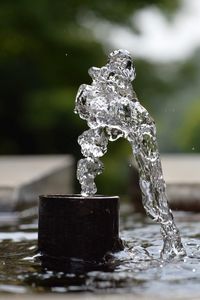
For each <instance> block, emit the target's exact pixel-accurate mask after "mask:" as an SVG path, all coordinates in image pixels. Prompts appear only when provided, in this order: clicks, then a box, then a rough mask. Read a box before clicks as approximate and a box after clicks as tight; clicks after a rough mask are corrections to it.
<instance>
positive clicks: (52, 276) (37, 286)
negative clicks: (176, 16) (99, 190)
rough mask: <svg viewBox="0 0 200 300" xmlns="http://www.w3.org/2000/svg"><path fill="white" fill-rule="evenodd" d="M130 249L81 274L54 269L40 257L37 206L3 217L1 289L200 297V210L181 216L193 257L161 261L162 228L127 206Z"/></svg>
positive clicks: (125, 234)
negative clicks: (45, 266) (49, 268)
mask: <svg viewBox="0 0 200 300" xmlns="http://www.w3.org/2000/svg"><path fill="white" fill-rule="evenodd" d="M122 210H123V212H122V216H121V237H122V239H123V241H124V243H125V245H126V247H125V250H124V251H121V252H118V253H117V254H115V255H114V256H110V260H109V265H108V266H107V267H106V268H105V267H102V268H101V267H100V268H99V269H98V268H96V269H94V270H90V271H86V272H80V270H79V271H78V272H77V274H75V273H68V272H61V271H57V272H56V271H48V270H47V269H45V268H43V267H42V265H41V261H40V260H39V259H38V257H37V256H35V253H36V250H37V208H29V209H26V210H22V211H21V212H18V213H13V214H10V213H4V214H1V215H0V220H1V223H0V225H1V227H0V241H1V242H0V293H1V294H2V293H3V294H5V293H11V294H26V293H34V294H35V293H40V294H41V295H45V294H46V293H47V292H48V293H59V294H63V293H64V294H65V293H74V292H84V293H85V292H89V293H92V294H94V295H96V294H113V293H115V294H121V293H131V294H133V295H137V296H138V297H140V296H141V297H142V296H146V297H151V296H158V297H160V296H163V295H165V297H169V298H170V297H172V296H173V298H175V297H176V296H177V297H178V296H181V295H182V296H183V297H187V296H188V297H195V296H196V297H197V296H198V295H199V294H200V292H199V283H200V241H199V238H200V231H199V226H198V224H199V221H200V214H191V213H181V212H179V213H178V214H176V215H175V216H176V220H177V222H178V224H179V228H180V231H181V234H182V236H183V243H184V246H185V248H186V250H187V254H188V256H187V257H185V258H182V259H173V260H171V261H162V260H160V258H159V257H160V250H161V245H162V240H161V235H160V232H159V226H158V225H157V224H153V223H152V222H151V221H149V219H148V218H145V217H144V216H142V215H140V214H136V213H135V214H134V213H133V212H132V211H131V207H129V206H127V207H126V206H125V205H122Z"/></svg>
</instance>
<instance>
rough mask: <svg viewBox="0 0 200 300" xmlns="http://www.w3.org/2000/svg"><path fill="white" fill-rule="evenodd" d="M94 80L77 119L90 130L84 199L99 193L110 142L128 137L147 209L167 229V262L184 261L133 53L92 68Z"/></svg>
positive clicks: (114, 55) (84, 139) (84, 148)
mask: <svg viewBox="0 0 200 300" xmlns="http://www.w3.org/2000/svg"><path fill="white" fill-rule="evenodd" d="M89 75H90V76H91V78H92V83H91V85H86V84H82V85H81V86H80V88H79V90H78V93H77V97H76V105H75V113H78V114H79V116H80V117H81V118H82V119H84V120H86V121H87V124H88V126H89V130H87V131H85V132H83V134H82V135H81V136H79V138H78V143H79V144H80V146H81V152H82V154H83V156H84V157H85V158H83V159H80V160H79V162H78V165H77V179H78V180H79V182H80V184H81V193H82V195H83V196H89V195H93V194H95V193H96V192H97V188H96V185H95V182H94V179H95V177H96V176H97V175H99V174H101V173H102V171H103V163H102V162H101V161H100V159H99V158H100V157H101V156H103V155H104V154H105V153H106V152H107V145H108V142H109V141H115V140H117V139H118V138H120V137H124V138H125V139H127V140H128V141H129V143H130V145H131V147H132V152H133V155H134V157H135V160H136V162H137V164H138V169H139V175H140V187H141V191H142V201H143V205H144V208H145V210H146V212H147V214H148V215H149V216H150V217H151V218H152V219H153V220H155V221H156V222H158V223H160V225H161V233H162V236H163V241H164V244H163V249H162V252H161V256H162V257H163V258H171V257H174V256H177V255H179V256H184V255H185V250H184V248H183V245H182V242H181V238H180V234H179V231H178V229H177V227H176V224H175V222H174V219H173V215H172V212H171V210H170V209H169V206H168V201H167V196H166V184H165V181H164V178H163V173H162V167H161V161H160V154H159V151H158V145H157V139H156V126H155V122H154V120H153V119H152V117H151V116H150V114H149V113H148V111H147V110H146V109H145V108H144V107H143V106H142V105H141V104H140V102H139V100H138V99H137V96H136V94H135V92H134V90H133V87H132V81H133V80H134V78H135V68H134V65H133V62H132V58H131V56H130V54H129V52H128V51H126V50H122V49H120V50H115V51H113V52H111V53H110V54H109V56H108V62H107V64H106V65H105V66H103V67H101V68H97V67H92V68H90V69H89Z"/></svg>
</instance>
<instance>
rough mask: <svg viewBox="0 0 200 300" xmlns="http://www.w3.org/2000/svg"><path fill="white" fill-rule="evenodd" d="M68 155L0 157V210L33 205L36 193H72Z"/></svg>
mask: <svg viewBox="0 0 200 300" xmlns="http://www.w3.org/2000/svg"><path fill="white" fill-rule="evenodd" d="M73 179H74V160H73V158H72V156H70V155H37V156H0V208H1V210H13V209H14V208H16V206H18V205H22V204H24V203H36V202H37V199H38V195H39V194H46V193H72V192H73V188H72V187H73Z"/></svg>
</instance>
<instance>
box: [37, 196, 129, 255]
mask: <svg viewBox="0 0 200 300" xmlns="http://www.w3.org/2000/svg"><path fill="white" fill-rule="evenodd" d="M122 249H123V246H122V242H121V240H120V238H119V197H118V196H98V195H97V196H96V195H95V196H90V197H83V196H81V195H43V196H40V201H39V231H38V250H39V251H40V252H41V254H42V255H45V256H50V257H54V258H65V259H68V258H69V259H70V258H78V259H83V260H87V261H92V260H100V259H102V258H103V257H104V255H105V254H106V253H107V252H116V251H119V250H122Z"/></svg>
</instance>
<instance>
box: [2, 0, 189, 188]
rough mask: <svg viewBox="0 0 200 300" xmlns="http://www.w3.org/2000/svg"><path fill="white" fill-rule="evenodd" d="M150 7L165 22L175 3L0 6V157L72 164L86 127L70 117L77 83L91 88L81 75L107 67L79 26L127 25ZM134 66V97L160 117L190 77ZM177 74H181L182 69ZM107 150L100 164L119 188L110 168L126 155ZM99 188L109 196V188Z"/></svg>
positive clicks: (7, 1)
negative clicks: (90, 19) (92, 20)
mask: <svg viewBox="0 0 200 300" xmlns="http://www.w3.org/2000/svg"><path fill="white" fill-rule="evenodd" d="M152 4H155V5H157V6H159V7H160V8H161V9H163V10H165V12H166V13H167V14H168V15H169V16H170V13H171V12H173V11H175V10H176V8H177V5H178V0H177V1H169V0H142V1H141V0H136V1H132V0H124V1H119V0H108V1H97V0H92V1H91V0H85V1H78V0H59V1H53V0H34V1H27V0H18V1H14V0H1V2H0V25H1V26H0V40H1V48H0V76H1V81H0V82H1V105H0V122H1V127H0V136H1V141H0V153H1V154H24V153H26V154H35V153H73V154H74V155H75V157H76V158H79V157H80V156H81V154H80V148H79V146H78V144H77V136H78V135H79V134H81V133H82V132H83V130H84V129H85V127H86V124H85V122H84V121H82V120H80V119H79V117H78V116H75V115H74V114H73V107H74V99H75V95H76V92H77V89H78V87H79V85H80V84H82V83H88V82H91V80H90V77H89V76H88V74H87V70H88V68H89V67H91V66H101V65H103V64H105V60H106V57H105V54H104V52H103V49H102V45H101V44H99V43H98V42H96V40H95V38H94V36H93V35H92V34H91V32H90V30H89V29H86V28H83V27H82V25H81V22H80V19H81V17H82V16H89V13H93V14H95V15H96V16H97V17H99V18H103V19H105V20H109V21H111V22H114V23H118V24H119V23H121V24H126V25H127V26H128V25H129V22H130V21H129V20H130V18H129V17H130V16H131V15H132V14H133V12H134V11H135V10H136V9H139V8H142V7H145V6H146V5H152ZM136 67H137V80H136V81H135V82H134V87H135V89H136V91H138V92H139V93H138V96H139V98H140V99H144V101H145V102H144V103H145V106H146V107H147V108H148V109H149V110H150V111H151V113H152V114H153V115H162V116H163V114H162V112H163V111H164V108H166V104H165V103H168V101H169V98H170V99H172V98H173V97H175V94H176V92H175V90H176V89H177V86H178V85H179V87H182V86H183V85H184V84H185V83H186V82H187V80H188V76H190V75H188V74H189V73H188V72H185V77H184V76H183V77H181V76H180V77H179V80H178V81H177V80H175V77H173V76H169V78H168V79H167V80H166V78H167V75H166V76H165V77H163V76H162V74H163V72H165V74H168V73H169V74H170V68H168V66H159V65H153V64H151V63H148V62H144V61H136ZM183 67H184V66H183ZM185 67H186V66H185ZM188 68H189V65H188ZM191 68H192V71H191V72H193V67H191ZM177 74H178V75H180V74H182V69H181V67H179V69H177V71H176V75H177ZM177 77H178V76H177ZM176 95H177V94H176ZM160 99H162V103H161V101H160ZM142 102H143V101H142ZM188 143H190V142H189V141H188ZM119 145H120V146H119ZM111 149H112V150H111V152H112V157H110V156H109V155H108V157H105V162H106V166H107V167H108V170H110V171H108V173H107V177H109V176H112V177H114V174H117V173H121V177H119V176H118V177H117V176H116V178H115V179H114V181H113V184H115V186H116V187H118V188H119V187H121V186H122V185H123V184H125V179H126V174H125V173H126V172H125V171H124V169H123V167H122V163H123V162H121V165H120V166H121V167H120V166H119V164H116V163H115V161H116V158H117V157H118V156H119V155H120V154H121V155H122V154H124V155H127V156H128V155H129V153H130V149H129V146H128V145H127V144H126V143H123V142H122V143H121V144H119V143H116V144H115V143H114V144H113V146H111ZM171 149H173V145H172V147H171ZM185 149H186V148H185ZM123 165H124V164H123ZM119 168H121V171H122V172H117V169H118V170H119ZM111 173H112V174H111ZM123 178H124V179H123ZM100 181H101V179H100ZM104 183H105V181H104ZM105 189H106V190H105V192H106V191H109V189H110V186H109V184H108V185H107V187H106V188H105ZM115 190H116V189H115Z"/></svg>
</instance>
